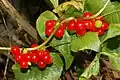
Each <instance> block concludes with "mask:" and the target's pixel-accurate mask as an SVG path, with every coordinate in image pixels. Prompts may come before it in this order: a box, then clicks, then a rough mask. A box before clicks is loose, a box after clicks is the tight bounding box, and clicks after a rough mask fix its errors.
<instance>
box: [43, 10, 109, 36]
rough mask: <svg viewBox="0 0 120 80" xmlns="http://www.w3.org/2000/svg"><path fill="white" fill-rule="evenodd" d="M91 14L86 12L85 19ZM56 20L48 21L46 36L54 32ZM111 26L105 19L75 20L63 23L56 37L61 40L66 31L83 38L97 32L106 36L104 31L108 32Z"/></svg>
mask: <svg viewBox="0 0 120 80" xmlns="http://www.w3.org/2000/svg"><path fill="white" fill-rule="evenodd" d="M92 15H93V14H92V13H91V12H84V13H83V17H84V18H88V17H90V16H92ZM55 24H56V20H48V21H46V23H45V26H46V28H45V34H46V35H47V36H50V35H51V33H52V32H53V31H54V26H55ZM108 26H109V24H108V23H107V22H105V21H104V18H103V17H96V18H94V19H87V20H84V19H82V18H78V19H73V20H70V21H68V22H65V23H63V24H62V25H61V26H60V27H59V29H58V30H57V31H56V32H55V37H57V38H61V37H62V36H63V35H64V31H65V29H67V30H68V31H69V32H72V33H76V35H77V36H83V35H84V34H85V33H86V32H88V31H91V32H97V33H98V35H99V36H102V35H103V34H104V31H106V30H108Z"/></svg>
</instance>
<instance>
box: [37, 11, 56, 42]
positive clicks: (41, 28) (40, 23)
mask: <svg viewBox="0 0 120 80" xmlns="http://www.w3.org/2000/svg"><path fill="white" fill-rule="evenodd" d="M50 19H54V20H57V17H56V16H55V14H54V13H52V12H51V11H45V12H43V13H42V14H41V15H40V16H39V17H38V19H37V21H36V28H37V31H38V33H39V35H40V37H41V38H42V39H43V40H45V39H46V38H47V37H46V36H45V22H46V21H47V20H50Z"/></svg>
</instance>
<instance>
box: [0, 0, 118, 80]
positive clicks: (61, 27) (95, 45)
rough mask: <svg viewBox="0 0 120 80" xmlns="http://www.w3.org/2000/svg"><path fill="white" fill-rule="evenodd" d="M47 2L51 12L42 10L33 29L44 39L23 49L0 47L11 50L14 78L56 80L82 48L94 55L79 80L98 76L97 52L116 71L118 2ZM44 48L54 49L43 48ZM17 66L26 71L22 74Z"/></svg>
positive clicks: (98, 57) (89, 0) (103, 0)
mask: <svg viewBox="0 0 120 80" xmlns="http://www.w3.org/2000/svg"><path fill="white" fill-rule="evenodd" d="M50 1H51V3H52V4H53V6H54V10H53V12H51V11H48V10H47V11H45V12H43V13H42V14H41V15H40V16H39V17H38V19H37V21H36V29H37V31H38V33H39V35H40V37H41V38H42V39H43V40H44V42H43V43H42V44H40V45H33V46H32V47H31V48H24V50H23V49H22V48H19V47H18V46H13V47H12V48H1V49H5V50H11V52H12V53H13V54H12V55H13V56H14V59H15V60H16V64H14V65H13V67H12V69H13V72H14V74H15V78H16V79H17V80H58V79H59V78H60V76H61V74H62V72H63V70H68V69H69V68H70V66H71V64H72V63H73V60H74V56H73V54H74V52H78V51H83V52H84V51H86V50H88V51H95V52H96V53H97V54H96V56H95V57H94V59H93V61H92V62H91V63H90V65H89V66H88V67H87V68H86V69H85V70H84V72H83V73H82V74H81V75H80V76H79V80H88V79H89V78H90V77H91V76H92V75H93V76H95V75H98V73H99V69H100V61H99V60H100V57H102V56H101V55H104V56H107V58H108V59H109V61H110V62H111V64H112V65H113V67H114V68H115V69H117V70H120V62H119V61H120V57H119V56H120V54H119V53H120V46H119V45H120V41H119V38H120V15H119V14H120V9H119V7H120V3H119V2H111V1H110V0H94V1H91V0H71V1H67V2H64V3H62V4H60V5H58V4H59V3H58V2H59V1H58V0H50ZM113 6H114V7H113ZM54 13H56V14H57V16H56V14H54ZM48 47H52V48H54V50H53V51H51V52H49V51H46V48H48ZM26 51H27V52H26ZM79 54H83V53H79ZM91 54H92V53H91ZM61 56H62V58H61ZM24 58H25V59H24ZM63 58H64V60H63ZM31 63H32V64H31ZM34 64H35V65H36V64H37V66H38V67H37V66H34ZM21 68H25V69H26V68H27V71H26V72H24V73H23V72H21Z"/></svg>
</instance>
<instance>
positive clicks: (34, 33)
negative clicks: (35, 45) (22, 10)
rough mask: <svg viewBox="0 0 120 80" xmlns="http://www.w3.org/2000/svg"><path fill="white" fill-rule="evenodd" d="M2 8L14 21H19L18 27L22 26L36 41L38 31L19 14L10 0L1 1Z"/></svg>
mask: <svg viewBox="0 0 120 80" xmlns="http://www.w3.org/2000/svg"><path fill="white" fill-rule="evenodd" d="M0 7H1V8H2V9H4V10H5V11H6V12H7V13H8V14H9V15H10V16H11V17H12V18H13V19H14V20H16V21H17V24H18V26H21V27H22V28H23V29H24V30H25V31H26V32H27V33H28V34H30V35H31V36H32V37H33V38H34V39H36V40H38V38H37V31H36V30H35V29H34V28H33V27H32V26H31V25H30V24H29V22H27V21H26V20H25V19H23V17H22V16H21V15H20V14H19V13H18V12H17V10H16V9H15V8H14V7H13V6H12V5H11V4H10V2H9V1H8V0H0Z"/></svg>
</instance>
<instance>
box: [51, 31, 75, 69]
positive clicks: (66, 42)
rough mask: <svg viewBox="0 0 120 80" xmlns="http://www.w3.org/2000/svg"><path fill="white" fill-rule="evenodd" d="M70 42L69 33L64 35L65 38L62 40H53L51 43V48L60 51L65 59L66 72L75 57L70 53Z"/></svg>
mask: <svg viewBox="0 0 120 80" xmlns="http://www.w3.org/2000/svg"><path fill="white" fill-rule="evenodd" d="M70 41H71V38H70V36H69V35H68V33H67V31H66V32H65V33H64V36H63V38H62V39H61V40H58V39H56V38H53V39H52V41H51V42H50V46H52V47H54V48H55V49H56V50H59V51H60V53H61V54H62V55H63V57H64V59H65V67H66V70H67V69H68V68H69V67H70V66H71V64H72V62H73V56H72V55H71V51H70Z"/></svg>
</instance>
